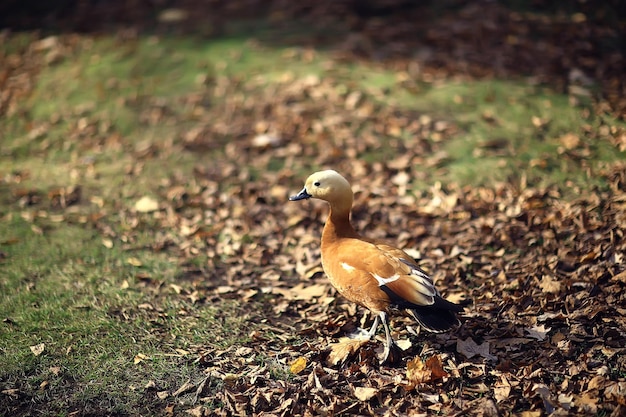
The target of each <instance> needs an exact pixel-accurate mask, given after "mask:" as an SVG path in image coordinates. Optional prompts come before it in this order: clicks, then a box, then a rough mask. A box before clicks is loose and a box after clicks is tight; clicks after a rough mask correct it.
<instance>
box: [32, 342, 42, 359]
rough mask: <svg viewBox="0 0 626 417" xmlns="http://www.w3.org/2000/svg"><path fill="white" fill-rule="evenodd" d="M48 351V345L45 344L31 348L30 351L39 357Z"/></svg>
mask: <svg viewBox="0 0 626 417" xmlns="http://www.w3.org/2000/svg"><path fill="white" fill-rule="evenodd" d="M45 349H46V345H45V344H44V343H39V344H38V345H33V346H30V351H31V352H33V355H35V356H39V355H41V354H42V353H43V351H44V350H45Z"/></svg>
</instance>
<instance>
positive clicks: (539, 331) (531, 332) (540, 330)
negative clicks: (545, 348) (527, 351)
mask: <svg viewBox="0 0 626 417" xmlns="http://www.w3.org/2000/svg"><path fill="white" fill-rule="evenodd" d="M525 330H526V333H528V336H529V337H532V338H533V339H537V340H539V341H543V340H545V338H546V337H548V333H549V332H550V330H552V328H551V327H546V326H545V325H544V324H542V325H539V326H533V327H531V328H529V329H525Z"/></svg>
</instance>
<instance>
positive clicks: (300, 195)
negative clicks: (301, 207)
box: [289, 187, 313, 201]
mask: <svg viewBox="0 0 626 417" xmlns="http://www.w3.org/2000/svg"><path fill="white" fill-rule="evenodd" d="M311 197H313V196H312V195H311V194H309V193H307V191H306V187H304V188H303V189H302V191H300V192H299V193H298V194H296V195H292V196H291V197H289V201H298V200H306V199H307V198H311Z"/></svg>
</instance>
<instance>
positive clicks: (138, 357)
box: [133, 353, 150, 365]
mask: <svg viewBox="0 0 626 417" xmlns="http://www.w3.org/2000/svg"><path fill="white" fill-rule="evenodd" d="M146 359H150V357H149V356H147V355H144V354H143V353H138V354H136V355H135V358H134V359H133V363H134V364H135V365H137V364H138V363H140V362H143V361H144V360H146Z"/></svg>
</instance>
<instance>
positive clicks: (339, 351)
mask: <svg viewBox="0 0 626 417" xmlns="http://www.w3.org/2000/svg"><path fill="white" fill-rule="evenodd" d="M368 342H369V339H351V338H349V337H342V338H340V339H339V342H337V343H331V344H330V354H329V355H328V362H329V363H330V364H331V365H337V364H338V363H341V362H343V361H345V360H346V359H347V358H348V356H350V355H352V354H353V353H355V352H356V351H357V350H359V349H360V348H361V346H363V345H366V344H367V343H368Z"/></svg>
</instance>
